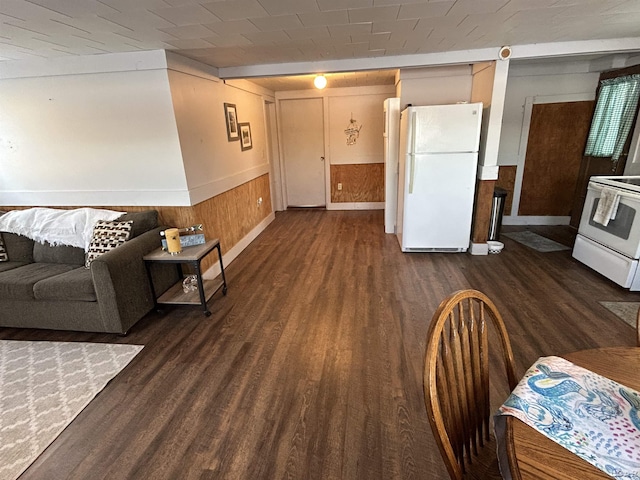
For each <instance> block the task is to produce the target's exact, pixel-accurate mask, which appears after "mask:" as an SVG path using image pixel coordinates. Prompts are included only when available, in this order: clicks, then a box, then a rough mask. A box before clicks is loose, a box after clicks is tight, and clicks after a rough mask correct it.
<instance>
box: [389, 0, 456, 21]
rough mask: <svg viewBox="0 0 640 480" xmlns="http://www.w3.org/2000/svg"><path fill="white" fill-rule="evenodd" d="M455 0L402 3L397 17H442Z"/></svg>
mask: <svg viewBox="0 0 640 480" xmlns="http://www.w3.org/2000/svg"><path fill="white" fill-rule="evenodd" d="M454 3H455V1H447V2H437V3H424V4H423V3H421V4H411V5H403V6H401V7H400V13H398V18H399V19H403V18H431V17H444V16H445V15H447V14H448V13H449V10H451V7H453V4H454Z"/></svg>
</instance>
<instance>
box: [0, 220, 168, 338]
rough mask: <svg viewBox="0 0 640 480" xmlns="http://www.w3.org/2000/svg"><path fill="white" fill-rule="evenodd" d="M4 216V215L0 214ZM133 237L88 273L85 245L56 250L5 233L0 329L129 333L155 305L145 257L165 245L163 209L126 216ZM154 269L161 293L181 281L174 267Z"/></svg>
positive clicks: (0, 268)
mask: <svg viewBox="0 0 640 480" xmlns="http://www.w3.org/2000/svg"><path fill="white" fill-rule="evenodd" d="M1 213H4V212H0V214H1ZM127 220H131V221H133V226H132V232H131V238H130V239H129V240H127V241H126V242H125V243H124V244H122V245H120V246H119V247H117V248H115V249H113V250H111V251H109V252H106V253H104V254H102V255H100V256H99V257H98V258H96V259H95V260H93V261H92V262H91V268H89V269H87V268H85V266H84V264H85V252H84V250H83V249H82V248H77V247H70V246H60V245H58V246H52V245H49V244H48V243H44V244H43V243H39V242H34V241H33V240H31V239H29V238H27V237H24V236H21V235H16V234H13V233H6V232H3V233H2V238H3V240H4V245H5V249H6V252H7V254H8V257H9V260H8V261H4V262H0V327H19V328H43V329H53V330H77V331H85V332H108V333H120V334H125V333H127V332H128V331H129V329H130V328H131V327H132V326H133V325H134V324H135V323H136V322H137V321H138V320H140V319H141V318H142V317H144V316H145V315H146V314H147V313H148V312H149V311H150V310H151V309H152V308H153V306H154V301H153V298H152V294H151V288H150V285H149V280H148V275H147V272H146V269H145V265H144V261H143V260H142V257H143V255H145V254H147V253H149V252H151V251H152V250H154V249H156V248H158V247H159V246H160V231H161V230H163V228H161V227H159V226H158V212H157V211H155V210H149V211H146V212H136V213H126V214H123V215H122V216H121V217H120V218H118V221H127ZM167 267H170V266H166V265H153V266H152V268H153V269H152V276H153V280H154V286H155V288H156V291H157V292H158V293H162V292H163V291H164V290H166V289H167V288H168V287H169V286H171V285H172V284H173V283H175V282H176V281H177V280H178V275H177V270H176V268H175V267H173V268H167Z"/></svg>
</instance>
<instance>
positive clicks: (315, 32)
mask: <svg viewBox="0 0 640 480" xmlns="http://www.w3.org/2000/svg"><path fill="white" fill-rule="evenodd" d="M285 32H286V33H287V35H289V37H290V38H291V39H292V40H300V39H304V38H317V39H322V38H328V37H330V36H331V35H330V34H329V29H328V28H327V27H310V28H294V29H290V28H287V29H286V30H285Z"/></svg>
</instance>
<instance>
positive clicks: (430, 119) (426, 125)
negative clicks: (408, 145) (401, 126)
mask: <svg viewBox="0 0 640 480" xmlns="http://www.w3.org/2000/svg"><path fill="white" fill-rule="evenodd" d="M408 110H410V111H411V113H412V115H411V120H412V127H413V128H412V130H413V132H412V135H411V137H412V140H413V145H412V150H411V153H415V154H421V153H450V152H477V151H478V146H479V144H480V129H481V123H482V103H468V104H459V105H434V106H428V107H411V108H409V109H408Z"/></svg>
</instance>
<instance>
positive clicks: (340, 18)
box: [298, 10, 349, 27]
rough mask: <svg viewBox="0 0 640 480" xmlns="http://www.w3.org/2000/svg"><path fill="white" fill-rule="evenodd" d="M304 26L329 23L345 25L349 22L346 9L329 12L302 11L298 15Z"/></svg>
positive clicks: (327, 24)
mask: <svg viewBox="0 0 640 480" xmlns="http://www.w3.org/2000/svg"><path fill="white" fill-rule="evenodd" d="M298 17H299V18H300V21H301V22H302V24H303V25H304V26H305V27H318V26H329V25H345V24H347V23H349V14H348V13H347V10H335V11H331V12H318V13H302V14H300V15H298Z"/></svg>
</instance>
